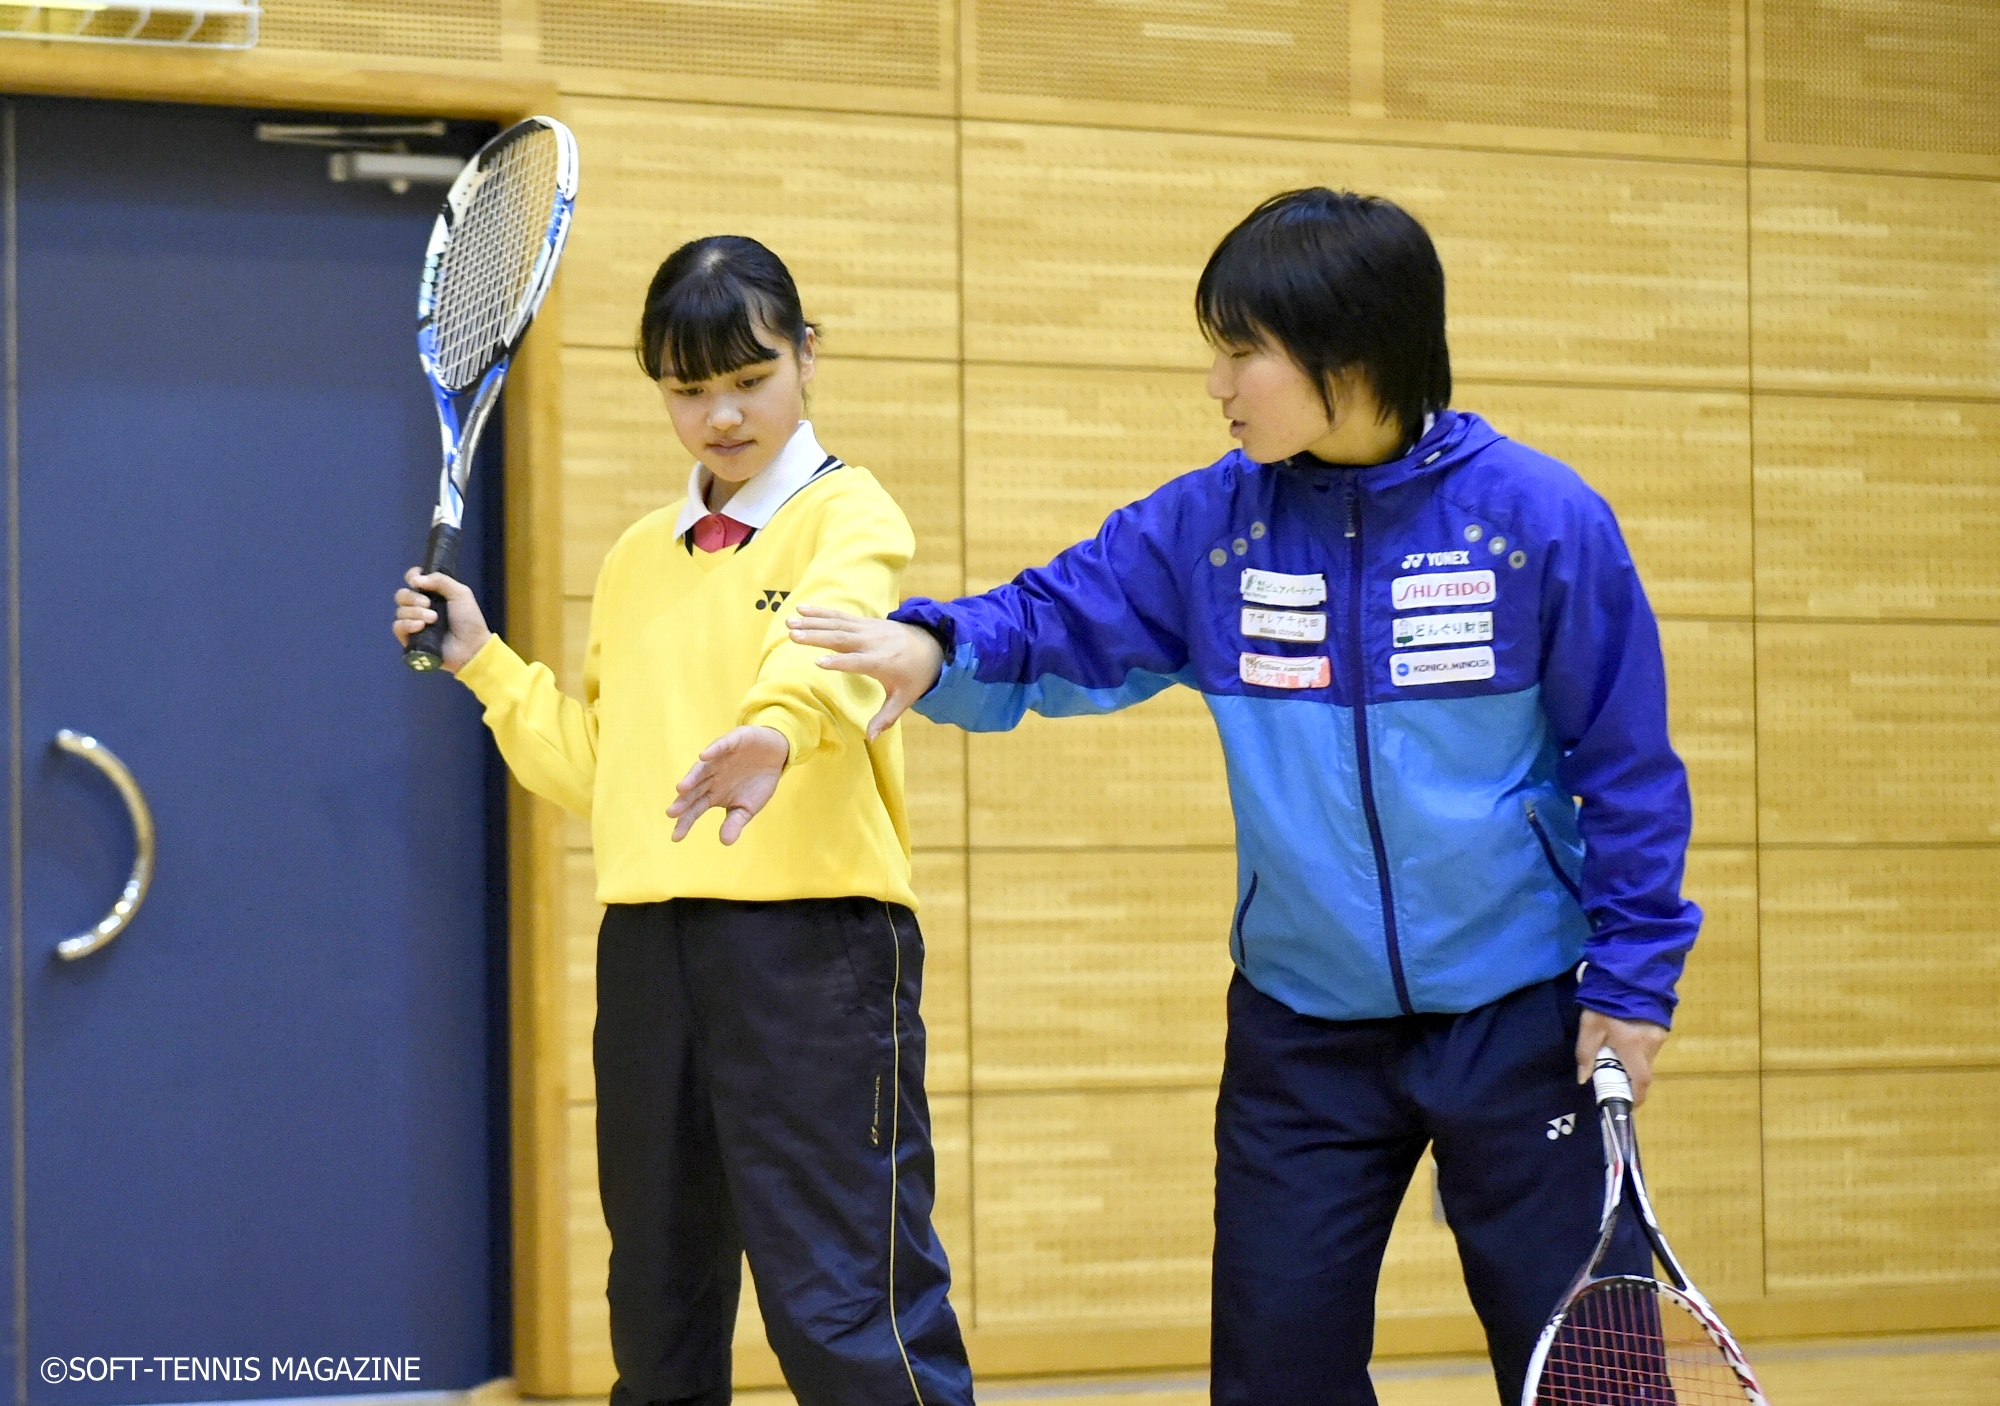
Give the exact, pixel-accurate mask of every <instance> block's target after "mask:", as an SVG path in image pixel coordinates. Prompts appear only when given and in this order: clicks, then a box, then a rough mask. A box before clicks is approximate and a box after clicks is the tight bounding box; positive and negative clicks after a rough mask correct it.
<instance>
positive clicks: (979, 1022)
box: [971, 850, 1236, 1093]
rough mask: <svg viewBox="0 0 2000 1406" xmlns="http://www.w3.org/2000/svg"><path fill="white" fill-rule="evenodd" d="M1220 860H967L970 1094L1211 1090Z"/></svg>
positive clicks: (1229, 892) (1221, 932)
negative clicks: (1196, 1087) (1147, 1088)
mask: <svg viewBox="0 0 2000 1406" xmlns="http://www.w3.org/2000/svg"><path fill="white" fill-rule="evenodd" d="M1235 897H1236V856H1235V855H1234V854H1233V853H1232V852H1230V851H1228V850H1207V851H1194V852H1190V851H1173V852H1157V851H1152V852H1140V853H1117V852H1111V853H1107V852H1104V851H1091V850H1081V851H1066V852H1055V853H1038V854H987V853H979V854H975V855H973V857H972V899H971V912H972V923H971V927H972V933H973V945H972V1011H973V1027H972V1047H973V1049H974V1050H975V1051H976V1061H975V1063H974V1065H973V1071H972V1085H973V1088H974V1090H975V1091H977V1092H981V1093H984V1092H987V1091H989V1090H1024V1089H1095V1088H1106V1087H1117V1086H1121V1085H1122V1086H1138V1085H1163V1084H1180V1085H1189V1084H1194V1085H1211V1086H1212V1085H1213V1084H1214V1082H1215V1080H1216V1079H1217V1078H1218V1077H1219V1076H1220V1074H1221V1071H1222V1031H1223V1024H1224V1012H1223V999H1224V993H1225V992H1226V991H1227V989H1228V986H1229V976H1230V972H1231V970H1232V967H1231V964H1230V960H1229V915H1230V906H1231V904H1232V903H1233V902H1234V900H1235Z"/></svg>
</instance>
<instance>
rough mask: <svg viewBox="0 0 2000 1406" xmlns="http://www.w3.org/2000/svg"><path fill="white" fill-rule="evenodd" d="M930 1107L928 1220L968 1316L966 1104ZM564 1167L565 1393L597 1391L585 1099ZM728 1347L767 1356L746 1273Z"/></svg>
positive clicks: (602, 1247) (576, 1112) (607, 1364)
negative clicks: (932, 1170)
mask: <svg viewBox="0 0 2000 1406" xmlns="http://www.w3.org/2000/svg"><path fill="white" fill-rule="evenodd" d="M930 1105H931V1145H932V1148H933V1150H934V1151H935V1152H936V1154H937V1209H936V1211H935V1213H934V1214H933V1217H932V1224H933V1225H935V1226H936V1227H937V1233H938V1239H939V1240H941V1241H943V1242H944V1249H945V1254H946V1256H947V1257H948V1258H949V1259H950V1261H951V1264H952V1269H953V1275H952V1289H951V1300H952V1306H953V1307H954V1308H956V1309H957V1310H958V1313H959V1315H960V1317H961V1319H963V1320H965V1321H970V1320H971V1318H972V1315H973V1313H974V1312H975V1307H976V1306H975V1304H974V1301H973V1292H974V1286H973V1282H972V1275H971V1274H970V1273H968V1272H966V1268H967V1267H968V1266H970V1265H971V1263H972V1254H971V1244H972V1217H971V1207H972V1168H971V1156H970V1151H971V1124H970V1116H969V1109H968V1107H967V1100H966V1099H965V1098H964V1097H962V1096H947V1097H944V1098H938V1097H933V1098H932V1099H931V1101H930ZM565 1170H566V1172H567V1174H568V1180H569V1270H570V1277H569V1319H570V1337H569V1349H570V1353H571V1359H570V1363H571V1365H570V1371H571V1379H570V1386H569V1392H570V1394H571V1395H574V1396H584V1395H593V1394H594V1395H600V1396H601V1395H603V1394H604V1393H605V1392H607V1391H609V1390H610V1388H611V1383H612V1382H613V1381H614V1380H616V1378H617V1375H618V1372H617V1368H616V1367H615V1366H614V1365H613V1364H612V1361H611V1325H610V1320H609V1316H608V1314H607V1312H606V1309H605V1302H604V1281H605V1273H606V1270H607V1269H608V1267H609V1265H610V1262H611V1234H610V1232H609V1231H607V1230H606V1229H605V1228H604V1210H603V1206H602V1203H600V1202H599V1200H598V1198H597V1113H596V1109H595V1107H594V1106H592V1105H590V1104H580V1105H578V1106H576V1107H574V1108H572V1109H571V1110H570V1117H569V1162H568V1166H567V1168H566V1169H565ZM885 1225H886V1222H885ZM736 1351H737V1353H738V1354H739V1356H749V1357H752V1358H753V1359H762V1363H763V1364H768V1363H769V1360H770V1359H769V1357H768V1355H767V1354H768V1349H767V1348H766V1346H765V1340H764V1324H763V1320H762V1318H761V1316H760V1315H759V1313H758V1310H757V1300H756V1294H755V1287H754V1283H753V1281H752V1280H751V1277H750V1276H749V1275H748V1274H747V1273H746V1274H745V1276H744V1285H743V1297H742V1300H741V1302H740V1307H739V1308H738V1310H737V1315H736ZM740 1371H741V1368H740V1366H739V1374H740ZM759 1375H760V1376H762V1375H764V1373H760V1374H759Z"/></svg>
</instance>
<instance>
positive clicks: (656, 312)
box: [634, 234, 817, 382]
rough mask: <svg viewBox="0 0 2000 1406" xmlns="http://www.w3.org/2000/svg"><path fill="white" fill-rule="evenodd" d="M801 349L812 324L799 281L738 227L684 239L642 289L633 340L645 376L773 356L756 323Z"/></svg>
mask: <svg viewBox="0 0 2000 1406" xmlns="http://www.w3.org/2000/svg"><path fill="white" fill-rule="evenodd" d="M760 321H761V322H762V323H763V324H764V326H765V327H767V328H769V329H770V330H771V331H773V332H775V333H777V334H778V335H779V336H781V337H784V338H785V339H786V340H787V341H789V342H790V343H791V344H792V350H793V352H795V353H798V354H800V355H803V354H804V352H805V349H806V333H807V332H809V331H816V330H817V329H816V328H815V327H814V325H813V324H812V323H810V322H807V321H806V315H805V313H804V311H803V310H802V309H801V308H800V307H799V287H798V284H796V283H794V282H793V281H792V273H791V270H790V269H788V268H786V267H785V263H784V260H782V259H780V258H779V257H778V256H777V255H776V254H773V253H772V252H771V251H770V250H769V249H766V248H765V247H764V246H763V245H761V244H759V243H758V242H757V241H756V240H754V239H751V238H748V237H747V236H745V235H740V234H711V235H708V236H706V237H705V238H702V239H693V240H689V241H688V242H687V243H686V244H683V245H681V247H680V248H678V249H676V250H674V252H673V253H671V254H669V255H668V256H667V260H666V262H665V263H663V264H661V265H660V267H659V271H658V272H656V273H655V274H654V275H653V282H652V286H651V287H649V288H647V290H646V306H645V310H644V311H643V312H641V313H640V315H639V338H638V344H637V346H636V347H635V348H634V350H635V351H636V352H637V354H638V357H639V369H640V370H642V371H644V372H645V373H646V376H647V378H648V379H650V380H654V381H657V380H659V379H660V378H661V377H663V376H668V375H671V376H673V377H674V378H675V379H677V380H681V381H688V382H695V381H706V380H707V379H708V378H709V377H711V376H726V375H728V374H729V373H730V372H731V371H736V370H739V369H741V368H742V367H745V366H749V365H751V364H752V363H753V362H759V361H775V360H777V358H778V355H779V352H778V349H777V348H776V347H770V346H766V345H765V344H764V340H763V338H761V337H759V336H758V335H757V323H758V322H760Z"/></svg>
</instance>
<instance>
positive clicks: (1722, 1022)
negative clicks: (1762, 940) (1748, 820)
mask: <svg viewBox="0 0 2000 1406" xmlns="http://www.w3.org/2000/svg"><path fill="white" fill-rule="evenodd" d="M1681 892H1682V893H1684V894H1685V895H1686V896H1687V897H1688V898H1690V899H1692V900H1693V901H1694V902H1696V903H1698V904H1700V905H1701V910H1702V924H1701V936H1700V937H1699V938H1698V939H1697V940H1696V942H1695V945H1694V950H1693V951H1692V952H1690V953H1689V954H1688V961H1687V966H1686V968H1685V969H1684V970H1683V971H1682V973H1681V980H1680V985H1679V988H1678V990H1679V994H1680V998H1681V1003H1680V1006H1679V1007H1678V1008H1677V1009H1676V1010H1675V1011H1674V1033H1673V1037H1672V1038H1671V1039H1669V1040H1668V1041H1667V1045H1666V1048H1665V1049H1664V1050H1663V1051H1662V1052H1661V1054H1660V1063H1659V1069H1660V1072H1661V1073H1662V1074H1689V1073H1696V1074H1711V1073H1718V1072H1724V1071H1746V1070H1747V1071H1754V1070H1755V1069H1756V1068H1757V1048H1758V1003H1757V953H1758V935H1757V852H1756V851H1755V850H1752V849H1697V850H1691V851H1689V853H1688V857H1687V876H1686V878H1685V879H1684V880H1683V881H1682V884H1681Z"/></svg>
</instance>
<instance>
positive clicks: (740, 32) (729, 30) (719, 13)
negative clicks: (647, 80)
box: [541, 0, 950, 88]
mask: <svg viewBox="0 0 2000 1406" xmlns="http://www.w3.org/2000/svg"><path fill="white" fill-rule="evenodd" d="M940 19H941V17H940V14H939V7H938V0H823V2H822V3H813V4H800V3H797V0H761V3H759V0H750V3H742V2H741V0H737V3H731V0H541V35H542V57H543V58H544V59H545V60H547V61H548V62H549V63H553V64H562V65H571V64H574V65H579V66H583V67H590V68H616V69H639V70H646V71H651V72H657V73H675V74H689V75H694V76H697V77H706V76H710V75H713V74H714V73H715V71H716V69H717V67H718V52H717V45H718V43H720V44H723V45H725V46H726V48H727V51H728V53H729V54H731V55H734V56H740V57H741V58H742V59H743V60H744V62H743V63H741V64H732V65H731V66H732V67H735V68H737V69H738V70H739V71H740V70H742V69H744V68H747V69H749V70H750V72H749V73H748V74H747V75H746V76H747V77H748V78H750V79H752V80H755V81H764V82H774V83H782V82H784V81H786V80H790V81H792V82H803V83H843V84H861V85H866V86H871V87H882V88H937V87H939V86H940V85H941V83H942V82H944V81H945V75H947V74H948V73H949V72H950V57H949V55H947V54H944V53H942V52H940V44H939V38H940V32H941V28H942V26H941V23H940Z"/></svg>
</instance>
